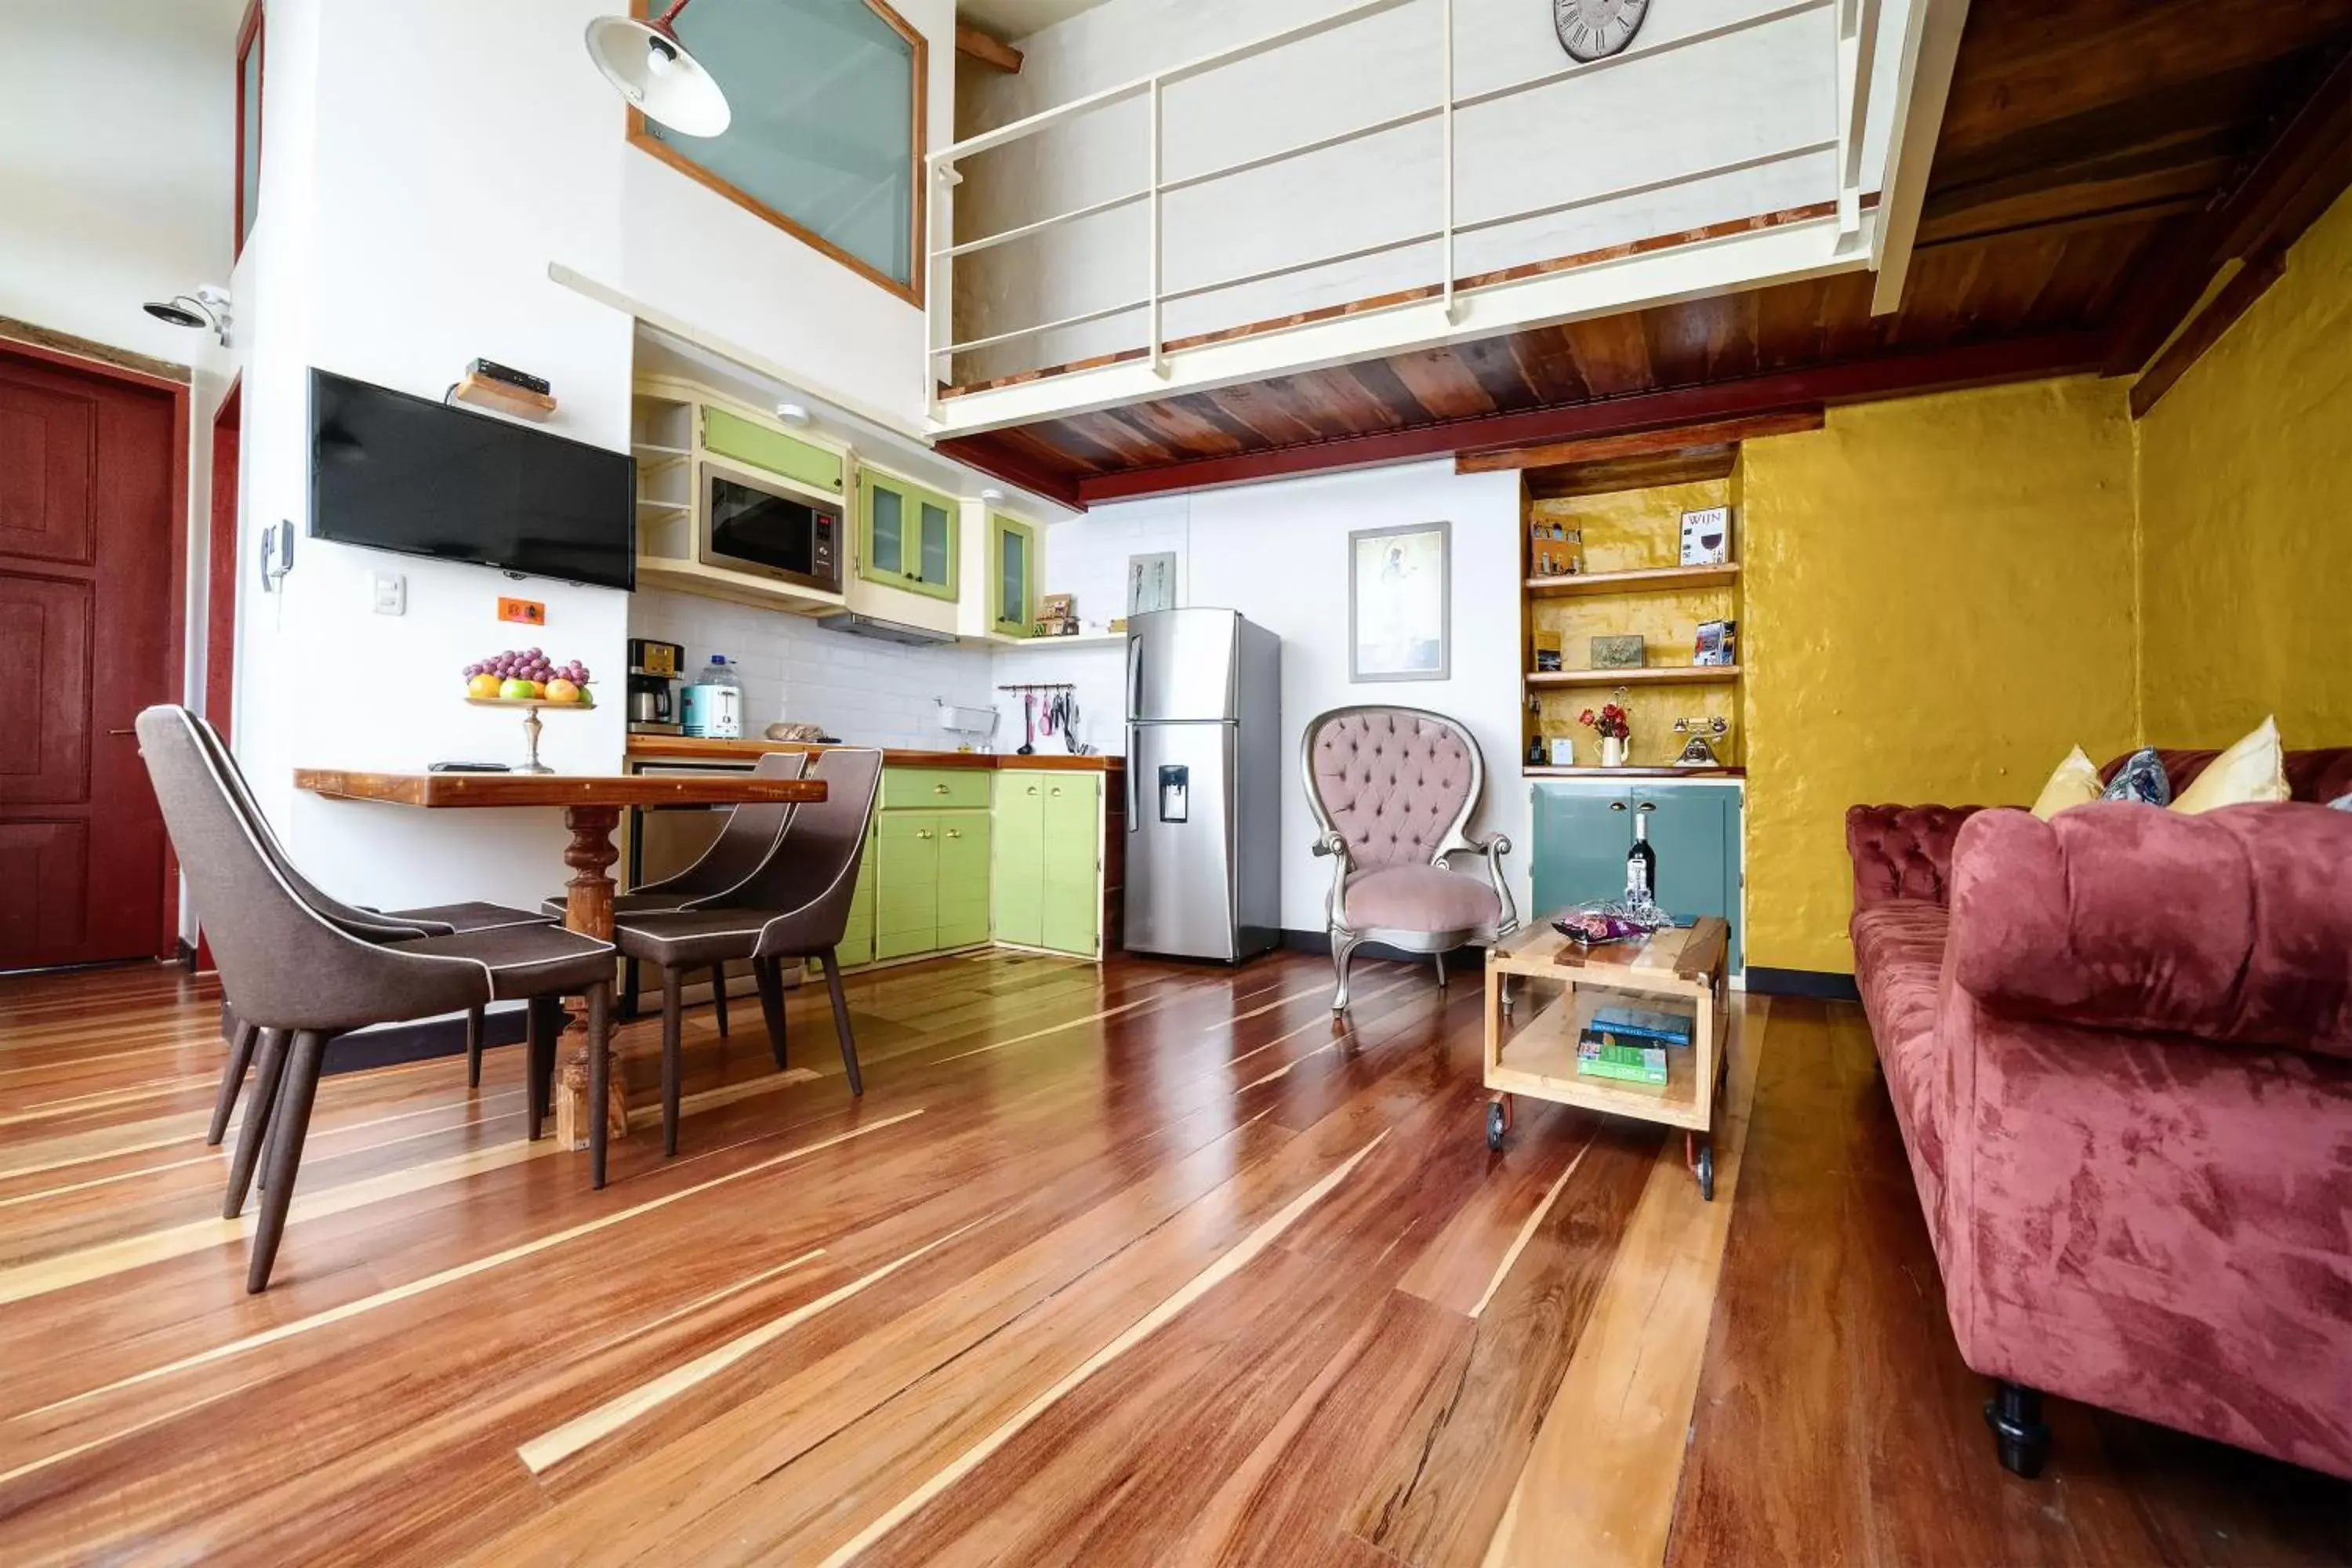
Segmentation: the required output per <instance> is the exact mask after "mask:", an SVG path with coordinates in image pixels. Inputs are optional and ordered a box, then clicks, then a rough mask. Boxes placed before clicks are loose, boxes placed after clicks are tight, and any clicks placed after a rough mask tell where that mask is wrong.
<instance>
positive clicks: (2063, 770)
mask: <svg viewBox="0 0 2352 1568" xmlns="http://www.w3.org/2000/svg"><path fill="white" fill-rule="evenodd" d="M2098 798H2099V770H2098V769H2097V768H2096V767H2095V766H2093V765H2092V763H2091V759H2090V758H2088V757H2086V756H2084V754H2083V748H2082V747H2080V746H2077V747H2075V748H2074V750H2073V751H2071V752H2067V753H2066V760H2065V761H2064V762H2063V763H2059V764H2058V771H2057V772H2056V773H2052V774H2051V775H2050V782H2049V783H2048V784H2043V785H2042V793H2041V794H2040V795H2037V796H2035V797H2034V801H2033V815H2034V816H2038V817H2040V818H2041V819H2042V821H2044V822H2047V821H2049V820H2050V819H2051V818H2052V817H2053V816H2057V815H2058V814H2059V813H2060V812H2062V811H2063V810H2065V809H2066V808H2067V807H2068V806H2070V805H2089V804H2090V803H2091V802H2092V801H2095V800H2096V799H2098Z"/></svg>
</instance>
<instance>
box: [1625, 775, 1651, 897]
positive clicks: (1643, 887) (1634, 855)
mask: <svg viewBox="0 0 2352 1568" xmlns="http://www.w3.org/2000/svg"><path fill="white" fill-rule="evenodd" d="M1656 809H1657V807H1656V806H1655V805H1652V804H1651V803H1650V802H1648V801H1643V803H1642V804H1641V805H1639V806H1637V807H1635V808H1634V811H1633V848H1631V849H1629V850H1627V851H1626V852H1625V901H1626V902H1627V903H1629V904H1632V905H1633V906H1634V907H1636V908H1640V907H1641V906H1643V905H1644V904H1650V903H1654V902H1655V901H1656V900H1657V897H1658V852H1657V851H1656V850H1654V849H1653V848H1651V847H1650V813H1652V812H1653V811H1655V810H1656Z"/></svg>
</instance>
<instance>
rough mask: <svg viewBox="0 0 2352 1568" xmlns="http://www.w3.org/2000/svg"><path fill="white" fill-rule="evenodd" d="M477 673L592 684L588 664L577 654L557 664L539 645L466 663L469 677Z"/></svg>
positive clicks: (520, 678) (544, 682)
mask: <svg viewBox="0 0 2352 1568" xmlns="http://www.w3.org/2000/svg"><path fill="white" fill-rule="evenodd" d="M477 675H495V676H497V677H498V678H499V679H500V680H535V681H537V682H539V683H540V684H541V686H544V685H546V684H547V683H548V682H549V681H551V680H554V679H558V678H559V677H560V678H562V679H565V680H568V681H570V682H572V685H574V686H585V685H587V684H588V667H587V666H586V665H584V664H583V663H581V662H580V661H579V660H578V659H576V658H575V659H573V660H572V662H571V663H569V664H557V663H555V662H553V661H552V660H551V659H550V658H548V657H547V655H546V653H545V652H544V651H542V650H541V649H539V648H535V647H526V648H509V649H508V650H507V651H506V652H504V653H502V654H499V655H497V656H496V657H495V658H486V659H483V660H481V661H479V662H478V663H475V664H469V665H467V667H466V676H467V679H472V678H473V677H475V676H477Z"/></svg>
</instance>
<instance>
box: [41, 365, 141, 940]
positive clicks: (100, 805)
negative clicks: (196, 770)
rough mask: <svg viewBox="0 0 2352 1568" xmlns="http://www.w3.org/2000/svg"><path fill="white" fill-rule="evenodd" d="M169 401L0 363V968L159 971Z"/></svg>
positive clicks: (86, 377) (63, 370)
mask: <svg viewBox="0 0 2352 1568" xmlns="http://www.w3.org/2000/svg"><path fill="white" fill-rule="evenodd" d="M173 423H174V422H173V398H172V397H171V395H169V394H166V393H163V392H156V391H150V390H148V389H146V388H144V387H141V386H136V385H132V384H128V383H124V382H120V381H116V380H113V379H111V378H110V377H106V376H100V375H94V374H87V373H85V372H82V371H79V370H73V369H68V368H67V367H65V366H62V365H57V364H52V363H46V362H43V361H38V360H35V359H31V358H27V357H20V356H18V355H16V354H12V353H6V352H5V350H0V969H5V968H16V967H21V966H25V965H29V964H49V963H96V962H99V961H100V960H104V959H115V958H138V957H148V956H152V955H154V954H155V953H156V952H158V951H159V950H160V949H161V947H162V945H163V942H164V940H165V932H164V931H163V923H164V915H163V909H164V891H165V874H166V873H165V840H164V834H163V816H162V814H161V812H160V811H159V810H158V809H157V807H156V805H155V796H154V793H153V791H152V790H151V789H150V788H149V787H148V784H147V773H146V769H145V768H144V767H143V766H142V764H141V763H140V761H139V742H138V739H137V737H136V736H135V735H133V734H132V732H131V721H132V720H133V719H135V718H136V717H137V716H138V713H139V710H141V709H142V708H144V707H146V706H147V705H148V704H150V703H153V702H163V701H168V700H171V697H172V692H173V685H174V681H173V660H174V658H175V657H176V655H175V651H174V649H173V637H172V629H171V628H172V621H173V615H172V610H173V605H172V545H173V517H172V469H173V463H172V456H173V443H174V442H175V441H176V440H177V438H178V432H177V431H176V430H175V429H174V428H173Z"/></svg>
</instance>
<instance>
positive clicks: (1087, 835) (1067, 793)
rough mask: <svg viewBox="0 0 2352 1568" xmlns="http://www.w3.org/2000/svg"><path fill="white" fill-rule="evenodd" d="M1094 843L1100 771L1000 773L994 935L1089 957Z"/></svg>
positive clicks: (1095, 913) (1096, 885)
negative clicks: (1001, 774)
mask: <svg viewBox="0 0 2352 1568" xmlns="http://www.w3.org/2000/svg"><path fill="white" fill-rule="evenodd" d="M1101 841H1102V775H1101V774H1100V773H1064V772H1045V771H1042V770H1040V771H1034V772H1030V771H1022V770H1012V771H1008V772H1006V773H1004V774H1003V776H1002V777H1001V778H1000V779H999V780H998V787H997V796H996V888H995V904H996V940H997V941H999V942H1011V943H1013V944H1014V945H1016V946H1020V947H1040V948H1046V949H1050V950H1052V951H1054V952H1069V953H1076V954H1079V955H1081V956H1084V957H1088V958H1091V957H1093V956H1094V955H1095V951H1096V947H1097V942H1098V940H1099V937H1100V931H1101V915H1102V881H1101V872H1100V854H1101Z"/></svg>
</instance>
